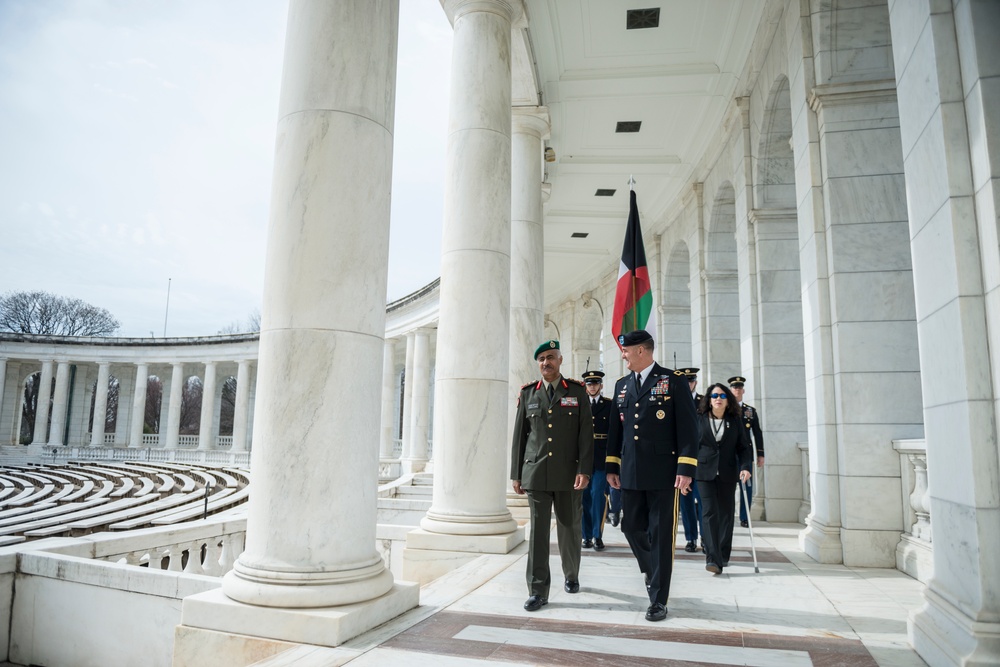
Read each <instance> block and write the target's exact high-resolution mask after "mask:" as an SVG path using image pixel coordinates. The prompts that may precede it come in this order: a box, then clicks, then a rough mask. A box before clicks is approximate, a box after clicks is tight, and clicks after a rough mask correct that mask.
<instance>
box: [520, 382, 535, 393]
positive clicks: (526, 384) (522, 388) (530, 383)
mask: <svg viewBox="0 0 1000 667" xmlns="http://www.w3.org/2000/svg"><path fill="white" fill-rule="evenodd" d="M535 382H536V380H532V381H531V382H525V383H524V384H522V385H521V391H524V390H525V389H527V388H528V387H530V386H531V385H533V384H535Z"/></svg>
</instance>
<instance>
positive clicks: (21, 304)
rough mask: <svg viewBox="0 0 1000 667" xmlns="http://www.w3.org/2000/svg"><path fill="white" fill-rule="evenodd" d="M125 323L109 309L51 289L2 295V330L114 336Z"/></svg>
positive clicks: (0, 301)
mask: <svg viewBox="0 0 1000 667" xmlns="http://www.w3.org/2000/svg"><path fill="white" fill-rule="evenodd" d="M120 328H121V322H119V321H118V320H117V319H115V317H114V315H112V314H111V313H110V312H109V311H107V310H105V309H104V308H98V307H97V306H92V305H91V304H89V303H87V302H85V301H81V300H80V299H70V298H68V297H64V296H57V295H55V294H49V293H48V292H7V293H5V294H4V295H3V296H0V331H13V332H14V333H28V334H48V335H55V336H112V335H114V334H115V333H116V332H117V331H118V330H119V329H120Z"/></svg>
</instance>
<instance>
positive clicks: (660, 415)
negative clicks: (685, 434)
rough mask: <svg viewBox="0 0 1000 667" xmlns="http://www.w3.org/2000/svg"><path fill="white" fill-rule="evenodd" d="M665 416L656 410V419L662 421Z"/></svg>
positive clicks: (662, 412) (664, 413)
mask: <svg viewBox="0 0 1000 667" xmlns="http://www.w3.org/2000/svg"><path fill="white" fill-rule="evenodd" d="M666 416H667V413H666V412H664V411H663V410H657V411H656V418H657V419H663V418H664V417H666Z"/></svg>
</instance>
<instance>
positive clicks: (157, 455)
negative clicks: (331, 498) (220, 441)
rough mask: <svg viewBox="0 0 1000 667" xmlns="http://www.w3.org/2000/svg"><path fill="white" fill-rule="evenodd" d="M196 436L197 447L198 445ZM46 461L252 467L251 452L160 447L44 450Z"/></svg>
mask: <svg viewBox="0 0 1000 667" xmlns="http://www.w3.org/2000/svg"><path fill="white" fill-rule="evenodd" d="M197 437H198V436H194V438H195V444H196V445H197ZM44 455H45V460H46V461H49V460H51V461H58V460H60V459H65V460H81V461H109V460H110V461H157V462H161V463H164V462H166V463H169V462H178V463H208V464H213V465H229V466H243V467H246V466H249V465H250V452H230V451H228V450H225V449H210V450H207V451H205V450H199V449H162V448H159V447H153V448H150V447H68V446H60V447H45V448H44Z"/></svg>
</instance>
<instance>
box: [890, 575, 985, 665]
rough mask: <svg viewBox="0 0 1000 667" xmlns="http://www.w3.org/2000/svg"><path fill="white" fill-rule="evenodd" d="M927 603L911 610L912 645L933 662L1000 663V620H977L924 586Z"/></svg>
mask: <svg viewBox="0 0 1000 667" xmlns="http://www.w3.org/2000/svg"><path fill="white" fill-rule="evenodd" d="M924 600H925V601H926V602H925V604H924V606H923V607H921V608H920V609H918V610H917V611H915V612H911V613H910V621H909V623H908V634H909V638H910V644H911V645H912V646H913V648H914V649H915V650H916V652H917V653H918V654H919V655H920V657H921V658H923V659H924V660H925V661H926V662H927V664H929V665H962V666H963V667H974V666H976V667H978V666H982V667H986V666H987V665H1000V623H982V622H978V621H973V620H972V619H970V618H969V617H968V616H967V615H965V614H964V613H962V611H961V610H960V609H958V608H956V607H955V606H954V605H952V604H951V603H950V602H948V601H947V600H945V599H944V598H943V597H941V596H940V595H938V594H936V593H934V591H933V590H931V588H930V587H927V588H925V589H924Z"/></svg>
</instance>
